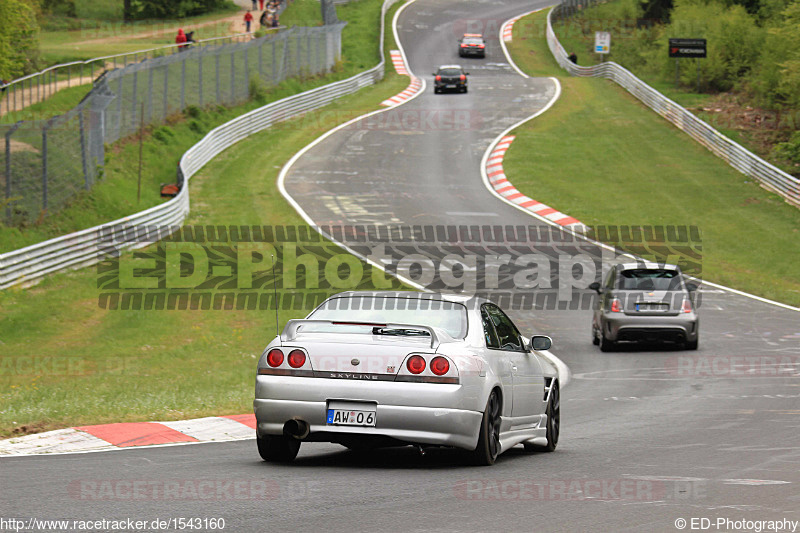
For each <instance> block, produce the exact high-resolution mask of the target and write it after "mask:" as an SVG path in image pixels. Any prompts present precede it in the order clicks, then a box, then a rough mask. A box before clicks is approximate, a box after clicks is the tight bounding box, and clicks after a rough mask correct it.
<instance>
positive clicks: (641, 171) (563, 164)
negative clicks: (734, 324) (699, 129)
mask: <svg viewBox="0 0 800 533" xmlns="http://www.w3.org/2000/svg"><path fill="white" fill-rule="evenodd" d="M545 17H546V11H542V12H539V13H536V14H533V15H531V16H529V17H526V18H525V19H522V20H520V21H519V22H517V23H516V24H515V26H514V39H513V42H512V43H510V46H509V51H510V53H511V54H512V56H513V58H514V60H515V62H517V64H518V65H519V66H520V68H521V69H522V70H523V71H525V72H527V73H528V74H530V75H533V76H555V77H557V78H558V79H559V80H560V82H561V85H562V89H563V93H562V95H561V98H560V99H559V101H558V102H557V103H556V104H555V105H554V106H553V108H551V109H550V110H549V111H548V112H547V113H545V114H543V115H541V116H540V117H538V118H536V119H535V120H533V121H531V122H528V123H527V124H526V125H524V126H523V127H521V128H518V129H517V130H516V131H515V132H514V134H515V135H516V136H517V138H516V140H515V141H514V143H513V144H512V145H511V148H510V149H509V151H508V153H507V154H506V158H505V160H504V163H503V164H504V168H505V170H506V174H507V175H508V177H509V179H510V180H511V181H512V182H513V183H514V185H515V186H516V187H517V188H518V189H519V190H520V191H522V192H524V193H525V194H527V195H528V196H530V197H532V198H535V199H536V200H538V201H540V202H544V203H546V204H548V205H550V206H551V207H554V208H556V209H558V210H560V211H562V212H564V213H568V214H569V215H571V216H574V217H576V218H577V219H579V220H581V221H582V222H584V223H586V224H590V225H630V226H645V225H694V226H697V227H699V229H700V231H701V232H702V253H703V257H702V271H703V272H702V274H703V278H705V279H707V280H709V281H713V282H717V283H721V284H724V285H727V286H730V287H734V288H737V289H740V290H744V291H747V292H751V293H754V294H758V295H760V296H764V297H767V298H771V299H774V300H778V301H781V302H785V303H788V304H791V305H795V306H800V263H798V261H797V257H798V255H800V210H798V209H797V208H795V207H792V206H790V205H788V204H787V203H785V202H784V201H783V200H782V199H781V198H780V197H779V196H777V195H775V194H773V193H771V192H768V191H766V190H764V189H763V188H761V187H760V186H759V185H758V184H757V183H755V182H754V180H752V179H751V178H748V177H746V176H744V175H742V174H740V173H738V172H737V171H736V170H734V169H733V168H731V167H730V166H728V165H727V164H726V163H725V162H724V161H723V160H721V159H719V158H717V157H716V156H714V155H713V154H712V153H711V152H709V151H708V150H706V149H705V148H703V147H702V146H701V145H700V144H698V143H696V142H695V141H693V140H692V139H691V138H690V137H689V136H688V135H686V134H685V133H683V132H682V131H680V130H678V129H677V128H675V127H673V126H672V125H671V124H669V123H668V122H667V121H665V120H664V119H662V118H661V117H659V116H658V115H657V114H656V113H654V112H653V111H651V110H649V109H648V108H646V107H645V106H644V105H643V104H641V103H640V102H639V101H638V100H636V99H635V98H633V97H632V96H631V95H630V94H628V93H627V92H626V91H625V90H624V89H622V88H620V87H619V86H617V85H616V84H614V83H613V82H611V81H607V80H602V79H592V78H572V77H569V76H567V75H565V73H564V71H563V70H561V69H560V68H559V67H558V65H557V64H556V63H555V61H554V60H553V58H552V55H551V53H550V51H549V49H548V48H547V43H546V41H545V32H544V27H545Z"/></svg>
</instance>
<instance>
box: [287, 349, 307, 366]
mask: <svg viewBox="0 0 800 533" xmlns="http://www.w3.org/2000/svg"><path fill="white" fill-rule="evenodd" d="M305 362H306V354H305V352H303V350H292V351H291V352H289V366H290V367H292V368H300V367H301V366H303V365H304V364H305Z"/></svg>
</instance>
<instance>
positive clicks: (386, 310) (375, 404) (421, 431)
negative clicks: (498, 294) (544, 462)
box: [253, 292, 560, 465]
mask: <svg viewBox="0 0 800 533" xmlns="http://www.w3.org/2000/svg"><path fill="white" fill-rule="evenodd" d="M550 345H551V341H550V338H549V337H546V336H542V335H534V336H533V337H532V338H531V339H530V340H528V339H525V338H524V337H523V336H522V335H520V333H519V331H518V330H517V328H516V326H514V323H513V322H512V321H511V320H510V319H509V318H508V316H506V314H505V313H504V312H503V311H502V310H501V309H500V308H499V307H498V306H497V305H495V304H493V303H491V302H489V301H487V300H483V299H479V298H474V297H471V298H470V297H467V296H457V295H434V294H427V293H417V292H347V293H341V294H338V295H336V296H333V297H331V298H329V299H327V300H326V301H325V302H323V303H322V304H321V305H320V306H319V307H318V308H316V309H315V310H314V311H312V312H311V314H309V315H308V317H307V318H306V319H304V320H290V321H289V322H288V323H287V324H286V327H285V328H284V330H283V333H282V334H281V335H280V336H278V337H276V338H275V339H274V340H273V341H272V342H271V343H270V344H269V345H268V346H267V348H266V349H265V350H264V353H263V355H262V356H261V358H260V359H259V361H258V374H257V376H256V391H255V401H254V402H253V407H254V410H255V415H256V421H257V429H256V437H257V441H258V451H259V453H260V454H261V457H262V458H263V459H264V460H266V461H292V460H293V459H294V458H295V457H296V455H297V452H298V449H299V448H300V443H301V442H336V443H339V444H342V445H344V446H346V447H348V448H351V449H363V448H370V447H379V446H402V445H417V446H419V447H420V449H421V450H422V447H425V446H449V447H455V448H462V449H465V450H469V451H470V452H471V457H472V459H473V461H474V462H475V463H477V464H481V465H491V464H493V463H494V462H495V459H496V458H497V456H498V455H499V454H500V453H502V452H504V451H506V450H507V449H509V448H511V447H512V446H514V445H516V444H520V443H522V444H523V445H524V446H525V448H526V449H528V450H543V451H553V450H554V449H555V448H556V444H558V435H559V424H560V416H559V407H560V400H559V398H560V395H559V374H558V366H557V360H555V359H554V357H553V356H552V355H550V354H548V353H547V352H546V350H548V349H549V348H550ZM540 352H541V353H540Z"/></svg>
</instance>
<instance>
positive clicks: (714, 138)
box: [547, 4, 800, 207]
mask: <svg viewBox="0 0 800 533" xmlns="http://www.w3.org/2000/svg"><path fill="white" fill-rule="evenodd" d="M567 9H568V8H565V7H564V5H563V4H559V5H557V6H556V7H554V8H553V9H552V10H550V12H549V13H548V14H547V45H548V46H549V47H550V52H552V54H553V56H554V57H555V59H556V61H557V62H558V64H559V65H561V67H562V68H564V69H566V70H567V72H569V73H570V74H572V75H573V76H587V77H598V78H607V79H610V80H613V81H615V82H616V83H618V84H619V85H621V86H622V87H623V88H625V89H626V90H627V91H628V92H629V93H631V94H632V95H633V96H635V97H636V98H638V99H639V100H641V101H642V103H644V104H645V105H646V106H647V107H649V108H650V109H652V110H653V111H655V112H656V113H658V114H659V115H661V116H662V117H664V118H665V119H667V120H668V121H670V122H672V123H673V124H674V125H675V126H677V127H678V128H680V129H681V130H683V131H684V132H686V133H688V134H689V135H691V137H692V138H693V139H694V140H696V141H697V142H699V143H700V144H702V145H703V146H705V147H706V148H708V149H709V150H711V151H712V152H714V153H715V154H716V155H717V156H719V157H721V158H722V159H724V160H725V161H727V162H728V164H730V165H731V166H732V167H734V168H735V169H736V170H738V171H739V172H741V173H743V174H746V175H748V176H750V177H752V178H755V179H757V180H758V181H759V182H761V183H762V184H763V185H764V186H765V187H766V188H768V189H770V190H772V191H774V192H776V193H778V194H780V195H781V196H783V197H784V198H785V199H786V200H787V201H789V202H790V203H792V204H794V205H796V206H798V207H800V180H798V179H797V178H795V177H794V176H791V175H789V174H787V173H786V172H783V171H782V170H780V169H778V168H776V167H775V166H773V165H771V164H769V163H767V162H766V161H764V160H763V159H761V158H760V157H758V156H757V155H755V154H753V153H752V152H749V151H748V150H746V149H744V148H742V147H741V146H740V145H739V144H737V143H735V142H733V141H732V140H730V139H729V138H727V137H725V136H724V135H722V134H721V133H720V132H718V131H717V130H715V129H714V128H712V127H711V126H710V125H708V124H707V123H706V122H704V121H702V120H700V119H699V118H697V117H696V116H695V115H693V114H692V113H690V112H689V111H687V110H686V109H684V108H683V107H681V106H679V105H678V104H676V103H675V102H673V101H672V100H670V99H669V98H667V97H666V96H664V95H663V94H661V93H660V92H658V91H656V90H655V89H653V88H652V87H650V86H649V85H647V84H646V83H644V82H643V81H642V80H640V79H639V78H637V77H636V76H634V75H633V74H631V72H630V71H628V70H627V69H625V68H624V67H622V66H620V65H618V64H617V63H614V62H612V61H607V62H604V63H601V64H599V65H594V66H592V67H581V66H579V65H576V64H574V63H572V62H571V61H570V60H569V58H568V57H567V52H566V51H565V50H564V47H563V46H561V43H560V42H559V41H558V38H557V37H556V34H555V32H554V31H553V26H552V17H553V16H559V15H560V12H561V11H562V10H564V11H567ZM565 14H566V13H565Z"/></svg>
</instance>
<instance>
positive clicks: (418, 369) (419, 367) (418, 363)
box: [406, 355, 425, 374]
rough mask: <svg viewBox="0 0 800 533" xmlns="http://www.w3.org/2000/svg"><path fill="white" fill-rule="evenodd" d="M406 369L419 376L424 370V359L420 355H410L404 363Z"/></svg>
mask: <svg viewBox="0 0 800 533" xmlns="http://www.w3.org/2000/svg"><path fill="white" fill-rule="evenodd" d="M406 368H408V371H409V372H411V373H412V374H420V373H422V371H423V370H425V358H424V357H422V356H421V355H412V356H411V357H409V358H408V362H406Z"/></svg>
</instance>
